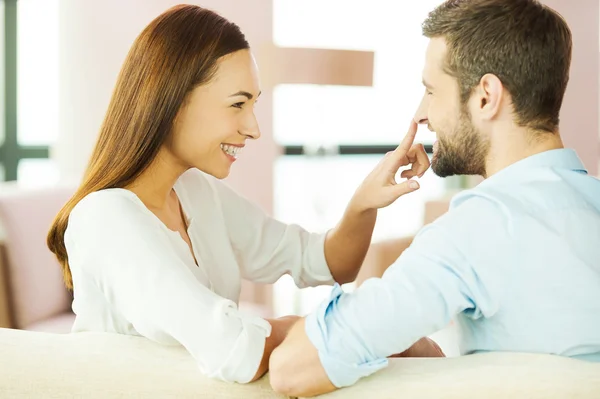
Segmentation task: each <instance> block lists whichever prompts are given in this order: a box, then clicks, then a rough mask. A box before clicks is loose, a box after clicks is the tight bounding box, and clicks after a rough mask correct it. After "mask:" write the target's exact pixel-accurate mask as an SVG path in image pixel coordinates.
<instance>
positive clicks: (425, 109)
mask: <svg viewBox="0 0 600 399" xmlns="http://www.w3.org/2000/svg"><path fill="white" fill-rule="evenodd" d="M446 52H447V48H446V41H445V40H444V39H443V38H433V39H431V40H430V42H429V45H428V47H427V53H426V57H425V67H424V68H423V84H424V86H425V94H424V95H423V99H422V100H421V104H420V105H419V109H418V111H417V115H416V118H415V119H416V120H417V121H418V122H419V123H421V124H427V127H428V128H429V130H431V131H433V132H435V133H436V135H437V141H436V142H435V143H434V145H433V158H432V160H431V169H432V170H433V171H434V173H435V174H436V175H438V176H440V177H447V176H453V175H485V159H486V157H487V154H488V152H489V141H488V140H487V138H485V137H484V136H483V135H482V134H481V133H480V132H478V131H477V129H476V128H475V126H474V125H473V123H472V121H471V117H470V115H469V111H468V108H467V105H466V104H462V103H461V101H460V90H459V86H458V83H457V81H456V79H455V78H454V77H452V76H450V75H449V74H447V73H446V72H445V71H444V69H443V66H444V62H445V59H446Z"/></svg>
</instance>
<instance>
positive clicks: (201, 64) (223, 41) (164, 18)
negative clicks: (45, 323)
mask: <svg viewBox="0 0 600 399" xmlns="http://www.w3.org/2000/svg"><path fill="white" fill-rule="evenodd" d="M248 48H249V45H248V42H247V41H246V38H245V37H244V35H243V33H242V32H241V31H240V29H239V27H238V26H237V25H235V24H233V23H231V22H229V21H227V20H226V19H225V18H223V17H221V16H220V15H218V14H216V13H214V12H212V11H210V10H207V9H203V8H201V7H198V6H193V5H179V6H175V7H173V8H171V9H169V10H167V11H166V12H164V13H163V14H161V15H160V16H158V17H157V18H156V19H154V20H153V21H152V22H151V23H150V24H149V25H148V26H147V27H146V28H145V29H144V30H143V31H142V33H141V34H140V35H139V36H138V37H137V39H136V40H135V42H134V43H133V45H132V47H131V50H130V51H129V54H128V55H127V58H126V59H125V62H124V64H123V67H122V68H121V72H120V74H119V77H118V79H117V83H116V86H115V89H114V92H113V95H112V98H111V101H110V104H109V106H108V110H107V112H106V116H105V118H104V122H103V123H102V127H101V129H100V134H99V137H98V141H97V143H96V146H95V148H94V151H93V152H92V155H91V158H90V161H89V164H88V166H87V170H86V172H85V174H84V177H83V181H82V183H81V185H80V186H79V188H78V189H77V191H76V192H75V194H74V195H73V197H72V198H71V199H70V200H69V201H68V202H67V203H66V205H65V206H64V207H63V208H62V209H61V211H60V212H59V213H58V215H57V216H56V218H55V220H54V222H53V223H52V226H51V228H50V231H49V233H48V238H47V244H48V248H50V250H51V251H52V252H53V253H54V254H55V255H56V257H57V258H58V261H59V262H60V264H61V266H62V268H63V274H64V281H65V285H66V286H67V287H68V288H69V289H72V288H73V280H72V277H71V270H70V268H69V260H68V256H67V251H66V248H65V242H64V235H65V230H66V229H67V225H68V221H69V215H70V213H71V211H72V210H73V208H74V207H75V205H77V203H78V202H79V201H81V200H82V199H83V198H84V197H85V196H87V195H88V194H90V193H92V192H95V191H99V190H102V189H106V188H123V187H125V186H127V185H129V184H130V183H132V182H133V181H134V180H135V179H136V178H137V177H138V176H139V175H140V174H141V173H142V172H143V171H144V170H145V169H146V168H147V167H148V166H149V165H150V164H151V162H152V161H153V160H154V158H155V157H156V155H157V153H158V151H159V149H160V148H161V146H162V145H163V143H164V142H165V140H166V138H167V137H168V136H169V134H170V133H171V130H172V126H173V122H174V120H175V117H176V115H177V113H178V112H179V110H180V108H181V107H182V105H183V104H184V101H185V99H186V96H187V95H188V93H190V91H192V90H193V89H194V88H195V87H197V86H199V85H202V84H206V83H207V82H209V81H210V80H211V79H212V78H213V76H214V74H215V72H216V69H217V61H218V60H219V58H221V57H223V56H225V55H227V54H231V53H234V52H236V51H238V50H244V49H248Z"/></svg>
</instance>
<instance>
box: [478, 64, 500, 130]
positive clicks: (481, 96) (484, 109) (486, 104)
mask: <svg viewBox="0 0 600 399" xmlns="http://www.w3.org/2000/svg"><path fill="white" fill-rule="evenodd" d="M504 95H505V90H504V85H503V84H502V82H501V81H500V79H499V78H498V77H497V76H496V75H493V74H491V73H488V74H485V75H483V77H482V78H481V80H480V81H479V84H478V85H477V87H476V88H475V90H474V92H473V97H475V98H473V100H474V101H473V106H474V108H475V109H474V111H475V112H477V113H478V114H479V118H478V119H484V120H491V119H494V118H495V117H496V116H497V115H498V114H499V113H500V107H501V105H502V101H503V100H504Z"/></svg>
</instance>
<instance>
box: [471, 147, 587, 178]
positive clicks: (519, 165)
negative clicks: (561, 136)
mask: <svg viewBox="0 0 600 399" xmlns="http://www.w3.org/2000/svg"><path fill="white" fill-rule="evenodd" d="M537 168H552V169H567V170H572V171H574V172H579V173H584V174H587V173H588V172H587V170H586V169H585V167H584V166H583V163H582V162H581V159H579V157H578V156H577V153H576V152H575V150H573V149H570V148H561V149H556V150H549V151H544V152H541V153H539V154H535V155H531V156H529V157H527V158H525V159H522V160H520V161H518V162H515V163H513V164H512V165H509V166H507V167H506V168H504V169H502V170H500V171H499V172H497V173H495V174H494V175H492V176H490V177H489V178H487V179H485V180H484V181H483V182H482V183H480V185H487V184H497V183H500V182H502V181H504V180H506V179H512V178H514V177H515V176H517V177H518V176H522V175H523V174H524V173H526V172H527V171H529V170H531V169H537Z"/></svg>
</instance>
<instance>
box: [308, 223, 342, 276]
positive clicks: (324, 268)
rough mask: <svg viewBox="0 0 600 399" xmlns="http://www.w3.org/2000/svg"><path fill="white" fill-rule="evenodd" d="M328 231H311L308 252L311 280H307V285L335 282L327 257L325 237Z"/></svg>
mask: <svg viewBox="0 0 600 399" xmlns="http://www.w3.org/2000/svg"><path fill="white" fill-rule="evenodd" d="M327 234H328V233H311V234H310V238H309V250H308V252H307V256H308V257H307V262H306V264H308V265H310V266H309V272H308V276H309V277H310V281H306V282H305V283H306V284H305V286H307V287H314V286H317V285H324V284H333V283H334V282H335V281H334V279H333V276H332V275H331V270H329V265H328V264H327V260H326V259H325V239H326V238H327Z"/></svg>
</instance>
